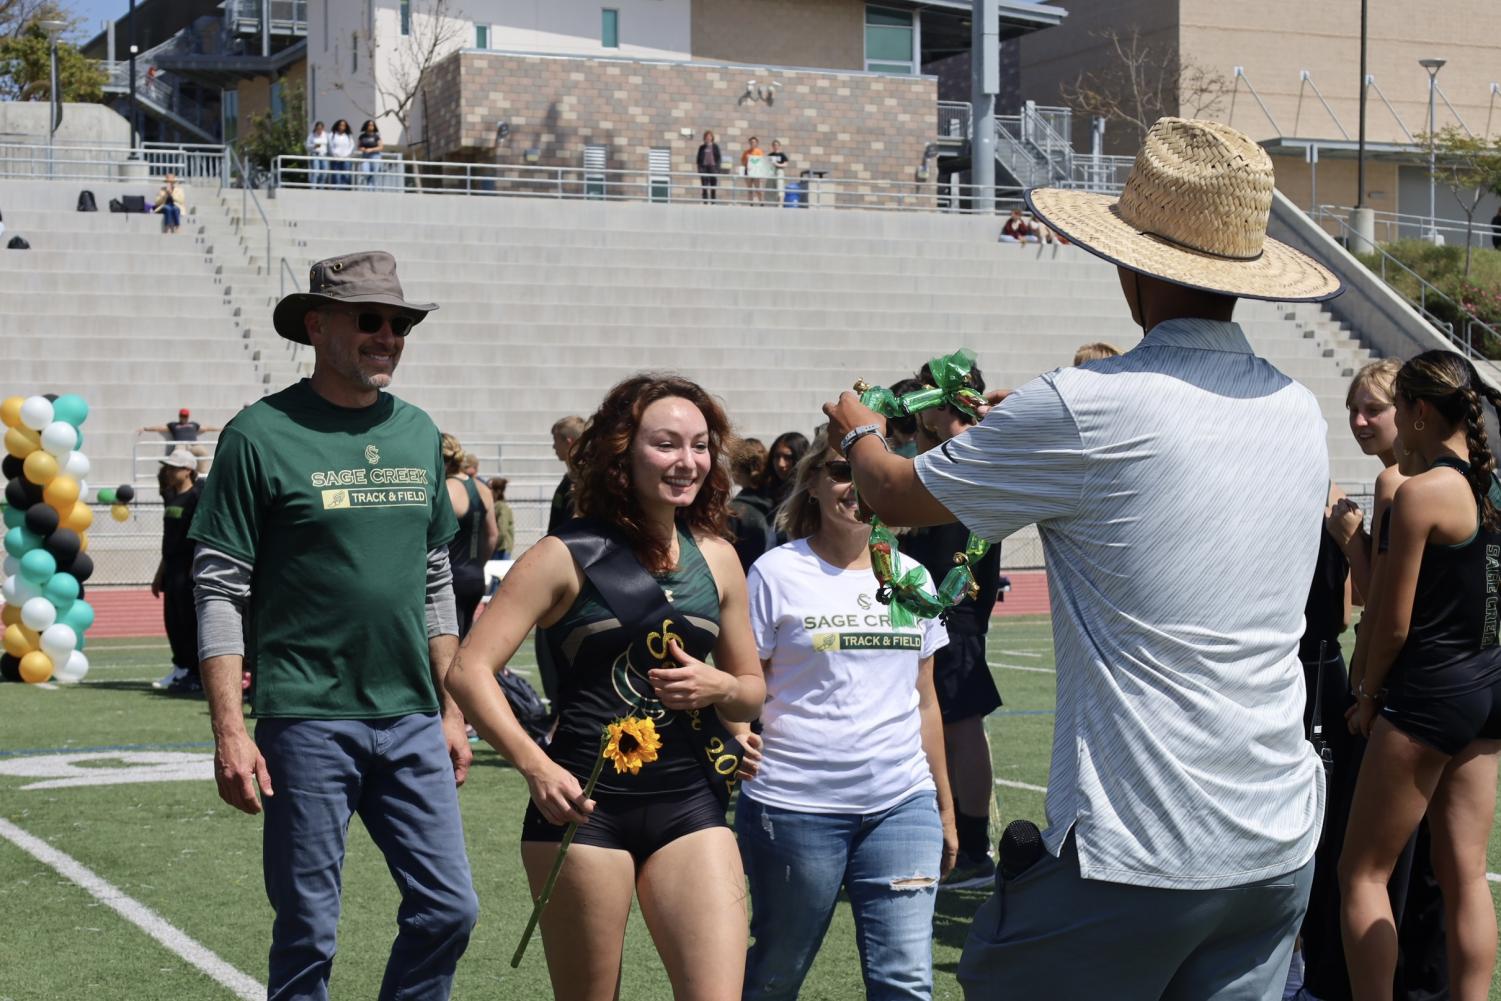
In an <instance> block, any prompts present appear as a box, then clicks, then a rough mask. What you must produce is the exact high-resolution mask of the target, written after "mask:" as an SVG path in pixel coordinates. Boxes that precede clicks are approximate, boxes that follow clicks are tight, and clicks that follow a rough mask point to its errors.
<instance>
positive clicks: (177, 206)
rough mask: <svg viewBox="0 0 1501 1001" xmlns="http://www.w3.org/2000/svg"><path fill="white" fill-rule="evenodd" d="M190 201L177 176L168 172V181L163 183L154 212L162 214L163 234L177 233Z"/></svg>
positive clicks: (157, 195) (158, 192)
mask: <svg viewBox="0 0 1501 1001" xmlns="http://www.w3.org/2000/svg"><path fill="white" fill-rule="evenodd" d="M187 203H188V201H187V198H186V196H185V195H184V194H183V190H182V185H180V184H178V183H177V175H176V174H174V173H172V172H171V171H168V172H167V179H166V180H165V181H164V182H163V183H162V186H161V189H160V190H158V191H157V193H156V203H155V206H154V208H153V209H152V211H154V212H160V213H161V214H162V232H163V233H176V232H177V227H178V226H180V225H182V209H183V206H185V205H187Z"/></svg>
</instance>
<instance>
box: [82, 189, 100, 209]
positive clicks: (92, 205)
mask: <svg viewBox="0 0 1501 1001" xmlns="http://www.w3.org/2000/svg"><path fill="white" fill-rule="evenodd" d="M78 211H80V212H98V211H99V205H98V204H97V203H96V202H95V201H94V193H93V192H92V191H90V190H89V189H88V188H84V189H83V190H82V191H80V192H79V193H78Z"/></svg>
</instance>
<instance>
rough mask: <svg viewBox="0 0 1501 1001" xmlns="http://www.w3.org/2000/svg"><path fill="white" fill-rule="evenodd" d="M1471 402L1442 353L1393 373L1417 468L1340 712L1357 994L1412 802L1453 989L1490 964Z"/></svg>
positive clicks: (1489, 595)
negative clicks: (1349, 795)
mask: <svg viewBox="0 0 1501 1001" xmlns="http://www.w3.org/2000/svg"><path fill="white" fill-rule="evenodd" d="M1485 402H1489V403H1490V404H1491V405H1492V406H1493V407H1497V408H1498V410H1501V393H1497V392H1496V391H1495V390H1493V389H1491V388H1490V387H1488V386H1487V385H1486V384H1485V383H1484V382H1483V381H1481V379H1480V377H1479V376H1478V375H1477V374H1476V372H1475V369H1474V367H1473V366H1472V365H1471V364H1470V363H1469V362H1468V361H1466V360H1465V359H1464V358H1462V357H1460V356H1459V355H1456V354H1453V353H1451V352H1447V351H1429V352H1425V353H1424V354H1421V355H1419V356H1418V357H1416V358H1414V359H1412V360H1411V361H1409V362H1408V363H1407V364H1405V365H1404V366H1403V367H1402V370H1401V371H1400V372H1399V373H1398V376H1397V402H1396V417H1397V432H1398V434H1399V435H1400V436H1401V439H1402V445H1403V447H1404V448H1405V449H1406V450H1407V451H1409V452H1412V453H1414V454H1416V455H1417V456H1418V457H1419V458H1420V459H1422V460H1423V464H1424V465H1425V466H1426V467H1427V469H1426V471H1425V472H1422V473H1419V474H1418V475H1416V476H1413V477H1411V478H1410V479H1408V480H1407V481H1406V482H1404V483H1403V484H1402V485H1401V486H1400V487H1399V488H1398V489H1397V493H1396V497H1395V498H1394V500H1393V502H1392V507H1391V511H1392V516H1391V540H1390V551H1389V553H1388V554H1387V566H1386V570H1385V572H1384V574H1383V583H1382V587H1381V589H1380V594H1379V596H1378V600H1377V607H1376V608H1374V609H1371V610H1370V611H1369V612H1368V615H1369V616H1370V620H1369V623H1368V625H1366V626H1364V627H1363V628H1362V634H1361V644H1362V647H1366V644H1369V646H1368V648H1366V649H1365V650H1364V655H1363V662H1364V673H1363V675H1362V677H1361V679H1360V682H1359V688H1358V690H1357V692H1356V695H1357V697H1358V702H1357V705H1356V708H1355V711H1354V713H1353V714H1352V724H1353V726H1354V727H1355V728H1356V729H1358V730H1360V731H1361V732H1364V733H1367V734H1369V735H1370V744H1369V746H1368V748H1367V750H1366V755H1365V760H1364V762H1363V764H1362V766H1361V772H1360V778H1359V780H1358V783H1357V785H1356V790H1355V802H1354V805H1353V807H1352V809H1351V814H1350V823H1349V827H1348V831H1347V835H1346V839H1345V845H1344V850H1343V852H1342V854H1341V858H1340V882H1341V886H1342V889H1343V892H1344V910H1343V917H1344V943H1345V954H1346V957H1347V959H1348V963H1349V969H1350V978H1351V983H1352V986H1353V988H1354V992H1355V995H1356V996H1357V997H1362V998H1364V997H1373V998H1374V997H1390V996H1391V994H1390V991H1391V979H1392V973H1393V970H1394V969H1395V966H1396V961H1397V936H1396V930H1395V927H1394V922H1393V918H1392V911H1391V906H1390V903H1389V901H1388V899H1387V892H1386V884H1387V878H1388V876H1389V875H1390V873H1391V871H1392V867H1393V864H1394V863H1395V861H1396V859H1397V856H1398V854H1399V853H1400V852H1401V850H1402V847H1403V845H1404V843H1405V842H1406V841H1407V839H1408V837H1409V836H1410V835H1411V834H1412V831H1413V829H1414V828H1415V827H1416V826H1417V823H1418V820H1419V818H1420V817H1422V816H1423V814H1424V812H1425V811H1426V812H1427V815H1428V820H1429V824H1430V827H1431V830H1432V837H1433V845H1432V852H1433V859H1434V869H1435V871H1436V872H1437V874H1438V877H1439V883H1440V885H1441V886H1442V887H1443V897H1444V908H1445V917H1446V919H1447V920H1446V924H1447V930H1448V935H1449V959H1450V963H1449V984H1450V989H1451V991H1452V996H1453V997H1455V998H1458V999H1471V998H1484V997H1486V996H1487V993H1488V991H1489V985H1490V978H1491V970H1492V968H1493V966H1494V965H1495V955H1496V916H1495V910H1494V907H1493V904H1492V901H1491V895H1490V890H1489V887H1488V883H1487V881H1486V878H1485V857H1486V846H1487V842H1488V839H1489V837H1490V831H1491V826H1492V823H1493V821H1494V814H1495V806H1496V775H1497V759H1498V756H1501V647H1498V645H1497V619H1498V603H1501V506H1498V504H1501V489H1498V488H1497V485H1496V480H1495V465H1496V464H1495V459H1494V458H1493V457H1492V455H1491V452H1490V447H1489V443H1488V442H1487V440H1486V431H1485V423H1484V417H1483V404H1484V403H1485Z"/></svg>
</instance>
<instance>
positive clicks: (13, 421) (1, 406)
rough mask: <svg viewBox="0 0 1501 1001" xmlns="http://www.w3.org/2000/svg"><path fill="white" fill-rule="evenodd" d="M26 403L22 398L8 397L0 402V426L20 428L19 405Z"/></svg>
mask: <svg viewBox="0 0 1501 1001" xmlns="http://www.w3.org/2000/svg"><path fill="white" fill-rule="evenodd" d="M25 402H26V397H24V396H9V397H6V399H5V401H4V402H0V424H4V425H5V426H6V427H8V428H18V427H20V426H21V404H23V403H25Z"/></svg>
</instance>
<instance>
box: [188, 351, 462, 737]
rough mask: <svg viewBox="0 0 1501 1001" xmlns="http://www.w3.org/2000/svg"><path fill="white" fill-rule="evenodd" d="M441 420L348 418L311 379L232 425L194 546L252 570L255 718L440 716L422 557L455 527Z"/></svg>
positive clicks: (355, 414)
mask: <svg viewBox="0 0 1501 1001" xmlns="http://www.w3.org/2000/svg"><path fill="white" fill-rule="evenodd" d="M442 468H443V467H442V462H441V458H440V449H439V443H438V429H437V427H435V426H434V424H433V422H432V418H430V417H428V415H427V414H426V413H424V412H423V411H421V410H419V409H417V408H416V407H413V406H411V405H409V404H407V403H403V402H402V401H401V400H398V399H397V398H396V397H394V396H391V395H390V394H389V393H382V394H381V396H380V400H379V401H378V402H376V403H375V404H374V405H373V406H370V407H367V408H364V409H360V410H349V409H345V408H343V407H336V406H334V405H333V404H332V403H329V402H328V401H327V400H325V399H323V398H322V397H321V396H319V395H318V394H317V393H315V392H314V391H313V390H312V388H311V386H309V384H308V382H307V381H306V380H303V381H302V382H299V383H297V384H296V385H294V386H290V387H288V388H287V389H284V390H282V391H281V392H280V393H277V394H275V395H274V396H268V397H266V398H265V399H263V400H261V401H260V402H258V403H256V404H254V405H253V406H251V407H249V408H247V409H245V410H244V411H242V412H241V413H240V414H239V415H237V416H236V417H235V418H234V420H232V421H230V422H229V424H228V425H227V426H226V427H225V428H224V430H223V432H222V433H221V434H220V436H219V445H218V448H217V449H216V451H215V454H214V466H213V471H212V473H211V475H210V476H209V477H208V482H207V484H206V486H205V487H204V491H203V499H202V500H201V501H200V502H199V505H198V513H197V516H196V517H195V518H194V519H193V528H192V531H191V533H190V534H191V537H192V538H193V539H196V540H197V541H198V542H200V543H202V544H203V545H205V546H209V547H211V548H214V549H217V550H220V551H221V552H224V553H227V554H229V555H230V556H233V557H235V558H236V559H242V560H245V561H247V562H249V563H251V564H253V566H254V572H253V574H252V576H251V590H250V607H249V613H248V615H247V621H246V640H245V667H246V670H248V671H251V672H253V674H254V677H255V691H254V695H253V705H254V710H255V714H256V715H257V716H260V717H289V718H296V719H378V718H381V717H388V716H402V715H406V714H408V713H416V712H436V711H437V708H438V700H437V695H436V693H435V692H434V690H433V682H432V671H431V667H430V662H429V657H428V647H427V621H426V612H425V600H426V582H427V553H428V550H430V549H435V548H438V547H440V546H446V545H447V544H448V542H449V540H450V539H452V538H453V535H454V533H455V532H456V531H457V530H458V522H457V520H456V519H455V518H454V514H453V508H452V506H451V505H450V504H449V501H448V491H447V490H446V489H445V488H444V486H443V473H442Z"/></svg>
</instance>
